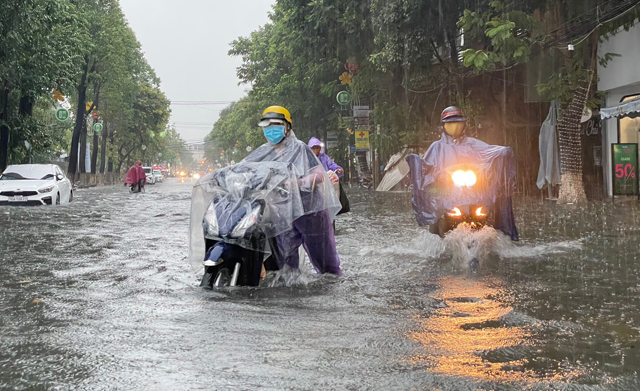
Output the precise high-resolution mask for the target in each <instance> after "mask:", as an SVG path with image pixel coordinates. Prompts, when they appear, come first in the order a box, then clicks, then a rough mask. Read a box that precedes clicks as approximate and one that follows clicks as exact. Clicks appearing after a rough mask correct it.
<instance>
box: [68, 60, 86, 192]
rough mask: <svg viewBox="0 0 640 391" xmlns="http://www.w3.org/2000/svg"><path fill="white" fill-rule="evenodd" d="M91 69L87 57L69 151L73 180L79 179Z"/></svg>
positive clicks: (69, 171)
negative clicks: (79, 148) (89, 72)
mask: <svg viewBox="0 0 640 391" xmlns="http://www.w3.org/2000/svg"><path fill="white" fill-rule="evenodd" d="M88 71H89V59H88V58H85V63H84V66H83V67H82V78H81V79H80V84H79V85H78V106H77V109H76V125H75V127H74V128H73V136H72V137H71V152H70V153H69V169H68V170H67V173H68V176H69V178H71V181H72V182H75V181H76V180H77V175H76V174H77V173H78V147H79V144H80V135H81V133H82V128H83V127H84V124H85V120H84V115H85V113H86V108H85V105H86V100H87V73H88Z"/></svg>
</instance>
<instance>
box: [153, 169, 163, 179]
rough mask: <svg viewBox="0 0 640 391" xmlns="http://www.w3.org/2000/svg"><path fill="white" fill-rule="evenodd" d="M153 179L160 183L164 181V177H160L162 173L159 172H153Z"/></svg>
mask: <svg viewBox="0 0 640 391" xmlns="http://www.w3.org/2000/svg"><path fill="white" fill-rule="evenodd" d="M153 177H154V178H155V180H156V182H162V181H163V180H164V176H163V175H162V171H160V170H153Z"/></svg>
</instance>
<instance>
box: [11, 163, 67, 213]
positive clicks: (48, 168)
mask: <svg viewBox="0 0 640 391" xmlns="http://www.w3.org/2000/svg"><path fill="white" fill-rule="evenodd" d="M72 199H73V186H72V185H71V181H69V179H68V178H67V177H66V176H65V175H64V173H63V172H62V170H61V169H60V167H58V166H56V165H55V164H14V165H11V166H9V167H7V169H6V170H4V172H3V173H2V175H0V205H57V204H66V203H69V202H71V200H72Z"/></svg>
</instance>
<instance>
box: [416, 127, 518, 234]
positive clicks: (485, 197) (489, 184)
mask: <svg viewBox="0 0 640 391" xmlns="http://www.w3.org/2000/svg"><path fill="white" fill-rule="evenodd" d="M406 159H407V163H409V166H410V167H411V173H410V175H411V183H412V185H413V193H412V200H411V202H412V205H413V209H414V212H415V216H416V220H417V222H418V225H421V226H424V225H431V224H435V223H436V222H437V221H438V219H439V218H441V217H442V216H443V215H444V214H445V213H446V212H448V211H449V210H451V209H452V208H454V207H456V206H460V205H467V204H477V205H485V206H490V207H493V208H494V211H495V214H496V216H495V217H496V221H495V223H494V228H496V229H499V230H501V231H503V232H504V233H505V234H507V235H509V236H511V238H512V239H513V240H517V238H518V232H517V229H516V227H515V221H514V218H513V211H512V206H511V196H512V194H513V191H514V188H515V177H516V165H515V161H514V155H513V150H512V149H511V148H510V147H503V146H499V145H489V144H487V143H485V142H482V141H480V140H478V139H475V138H473V137H463V138H461V139H458V140H453V139H452V138H451V137H450V136H449V135H447V134H446V133H443V134H442V138H441V139H440V140H438V141H436V142H434V143H433V144H431V146H430V147H429V149H428V150H427V152H426V153H425V155H424V157H423V158H420V157H419V156H417V155H414V154H412V155H409V156H407V158H406ZM457 169H462V170H468V169H471V170H473V171H474V173H475V174H476V176H477V178H478V182H477V184H476V185H474V186H473V187H471V188H470V189H467V188H457V187H456V186H452V180H451V174H452V172H453V171H454V170H457Z"/></svg>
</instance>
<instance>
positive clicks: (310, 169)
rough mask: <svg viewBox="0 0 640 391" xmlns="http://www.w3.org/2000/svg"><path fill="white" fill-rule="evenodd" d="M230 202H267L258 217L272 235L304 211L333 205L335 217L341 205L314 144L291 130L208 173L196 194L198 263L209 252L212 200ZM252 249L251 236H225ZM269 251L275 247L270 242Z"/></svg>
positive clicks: (193, 233)
mask: <svg viewBox="0 0 640 391" xmlns="http://www.w3.org/2000/svg"><path fill="white" fill-rule="evenodd" d="M223 198H224V199H225V200H227V201H229V202H230V203H245V204H246V205H247V206H249V205H251V204H254V203H255V202H257V201H260V202H263V203H264V206H265V209H264V212H263V214H262V216H261V218H260V220H259V222H258V224H259V229H260V230H262V232H264V233H265V234H266V235H267V237H275V236H277V235H280V234H282V233H285V232H287V231H289V230H291V229H292V227H293V222H294V221H295V220H297V219H298V218H300V217H301V216H303V215H307V214H313V213H317V212H320V211H323V210H327V211H328V212H329V215H330V216H331V219H332V220H333V219H334V218H335V216H336V214H337V213H338V212H339V211H340V209H341V205H340V201H339V199H338V196H337V194H336V192H335V191H334V188H333V185H332V183H331V181H330V179H329V177H328V175H327V173H326V172H325V170H324V169H323V168H322V165H320V162H319V161H318V158H317V157H316V156H315V154H314V153H313V152H312V151H311V149H310V148H309V147H308V146H307V145H306V144H305V143H303V142H301V141H299V140H298V139H297V138H296V137H295V135H294V134H293V133H290V134H289V136H287V138H285V139H284V140H283V141H282V142H281V143H280V144H277V145H273V144H271V143H266V144H264V145H262V146H261V147H259V148H257V149H256V150H255V151H254V152H253V153H252V154H251V155H249V156H247V157H246V158H245V159H244V160H243V161H241V162H240V163H238V164H236V165H234V166H230V167H226V168H222V169H218V170H215V171H213V172H212V173H210V174H207V175H205V176H204V177H202V178H201V179H200V180H199V181H198V183H196V185H195V186H194V188H193V192H192V196H191V222H190V229H189V231H190V233H189V242H190V246H189V247H190V255H189V259H190V261H191V264H192V266H194V268H199V267H201V264H202V261H203V259H204V255H205V251H206V248H205V240H204V239H205V232H204V228H203V218H204V215H205V213H206V212H207V209H208V208H209V206H210V205H211V203H212V201H214V200H216V202H220V200H222V199H223ZM225 241H227V242H231V243H233V244H237V245H239V246H242V247H245V248H251V242H250V241H248V240H245V239H234V240H230V239H225ZM265 251H267V252H268V251H269V249H268V246H267V248H266V250H265Z"/></svg>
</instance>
